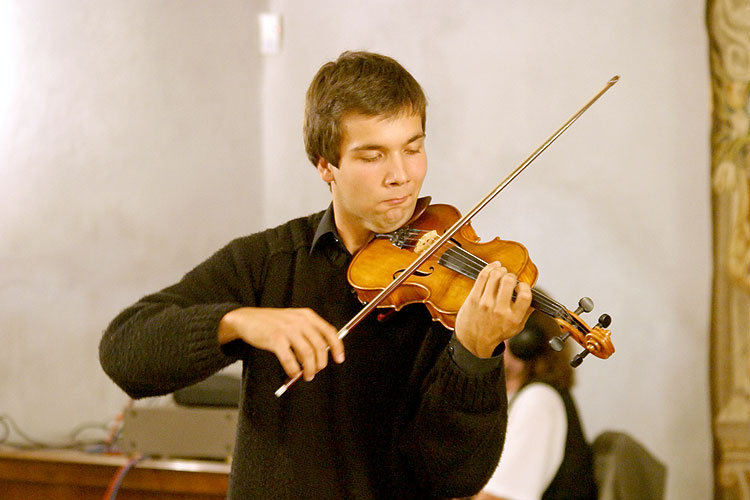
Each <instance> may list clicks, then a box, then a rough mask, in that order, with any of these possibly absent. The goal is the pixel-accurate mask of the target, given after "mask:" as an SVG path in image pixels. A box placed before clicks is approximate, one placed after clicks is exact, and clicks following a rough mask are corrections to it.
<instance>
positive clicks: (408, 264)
mask: <svg viewBox="0 0 750 500" xmlns="http://www.w3.org/2000/svg"><path fill="white" fill-rule="evenodd" d="M619 79H620V77H619V76H614V77H612V78H611V79H610V80H609V81H608V82H607V84H606V85H605V86H604V87H603V88H602V89H601V90H600V91H599V92H598V93H597V94H596V95H594V97H592V98H591V99H590V100H589V101H588V102H587V103H586V104H585V105H584V106H583V107H581V108H580V109H579V110H578V111H577V112H576V113H575V114H573V116H571V117H570V118H569V119H568V120H567V121H566V122H565V123H563V125H562V126H561V127H560V128H558V129H557V130H556V131H555V132H554V133H553V134H552V135H551V136H550V137H549V138H548V139H547V140H546V141H544V142H543V143H542V145H541V146H539V147H538V148H537V149H536V150H535V151H534V152H533V153H532V154H531V155H530V156H529V157H528V158H527V159H526V160H525V161H524V162H523V163H521V164H520V165H518V166H517V167H516V168H515V170H513V171H512V172H511V173H510V174H509V175H508V176H507V177H506V178H505V179H504V180H503V181H502V182H501V183H500V184H498V185H497V186H496V187H495V188H494V189H493V190H492V191H491V192H490V193H489V194H488V195H487V196H485V197H484V198H483V199H482V200H481V201H479V203H477V204H476V205H475V206H474V207H473V208H472V209H471V210H469V211H468V212H466V214H464V215H463V216H461V215H460V213H459V212H458V210H456V209H455V208H453V207H450V206H448V205H432V206H431V205H430V199H429V198H424V199H420V200H419V203H418V204H417V206H416V208H415V211H414V215H413V216H412V218H411V219H410V220H409V221H408V222H407V223H406V224H405V225H404V226H403V227H402V228H401V229H398V230H396V231H394V232H392V233H388V234H385V235H376V237H375V238H374V239H373V241H371V242H370V243H369V244H368V245H367V246H365V247H364V248H363V249H362V250H360V251H359V252H358V253H357V254H356V255H355V257H354V259H353V260H352V263H351V264H350V267H349V271H348V277H349V281H350V283H351V284H352V286H354V288H355V289H356V290H357V294H358V296H359V298H360V301H362V302H363V303H364V307H363V308H362V309H361V310H360V311H359V312H358V313H357V314H355V315H354V317H352V318H351V319H350V320H349V321H348V322H347V323H346V324H345V325H344V326H343V327H341V329H340V330H339V331H338V338H340V339H343V338H344V337H346V335H348V334H349V331H350V330H351V329H352V328H354V327H355V326H357V325H358V324H359V323H361V322H362V320H363V319H364V318H365V317H366V316H367V315H368V314H370V312H372V311H373V310H374V309H375V308H377V307H390V308H394V309H396V310H398V309H399V308H401V307H403V306H404V305H406V304H411V303H415V302H421V303H423V304H425V305H426V306H427V309H428V310H429V311H430V313H431V314H432V316H433V318H434V319H435V320H436V321H440V322H441V323H442V324H443V325H445V326H446V327H447V328H451V329H452V328H453V327H454V326H455V317H456V314H457V313H458V310H459V309H460V307H461V304H463V301H464V300H465V299H466V297H467V295H468V291H469V290H470V289H471V287H472V284H473V281H474V280H475V279H476V277H477V275H478V274H479V271H480V270H481V269H482V268H483V267H484V266H485V265H487V263H488V262H491V261H500V262H501V263H502V264H503V266H505V268H506V269H508V270H509V271H510V272H513V273H515V274H516V275H517V276H518V278H519V279H520V280H523V281H524V282H526V283H528V284H529V285H533V283H534V282H535V281H536V278H537V268H536V266H535V265H534V263H533V262H531V260H530V259H529V256H528V251H527V250H526V248H525V247H524V246H523V245H521V244H520V243H514V242H509V241H503V240H500V239H499V238H496V239H495V240H493V241H491V242H489V243H484V244H480V243H479V238H477V236H476V233H474V230H473V229H472V228H471V226H470V224H469V221H470V220H471V218H472V217H474V216H475V215H476V214H477V213H479V211H480V210H482V209H483V208H484V207H485V206H486V205H487V204H488V203H489V202H490V201H492V199H494V198H495V196H497V195H498V194H499V193H500V192H501V191H502V190H503V189H505V187H506V186H507V185H508V184H510V183H511V182H512V181H513V180H514V179H515V178H516V177H517V176H518V175H520V174H521V172H523V171H524V170H525V169H526V167H528V166H529V165H530V164H531V163H532V162H533V161H534V160H535V159H536V158H537V157H538V156H539V155H540V154H542V152H544V150H546V149H547V148H548V147H549V146H550V144H552V143H553V142H554V141H555V140H556V139H557V138H558V137H560V135H562V134H563V132H565V131H566V130H567V129H568V128H569V127H570V126H571V125H572V124H573V123H574V122H575V121H576V120H578V118H580V116H581V115H583V113H584V112H586V110H588V109H589V108H590V107H591V106H592V105H593V104H594V102H596V101H597V100H598V99H599V98H600V97H601V96H602V95H603V94H604V93H605V92H606V91H607V90H609V89H610V88H611V87H612V86H613V85H614V84H615V83H617V81H618V80H619ZM451 222H452V225H451ZM448 225H450V227H447V226H448ZM487 245H488V246H487ZM389 247H393V248H389ZM485 249H488V250H491V251H487V252H485ZM384 256H388V257H387V260H388V262H389V266H381V265H380V264H381V262H380V261H381V260H386V258H385V257H384ZM483 257H484V258H483ZM486 259H489V260H486ZM355 262H357V265H356V267H355V266H354V264H355ZM353 267H355V268H354V269H352V268H353ZM373 269H377V270H378V272H373V271H371V270H373ZM430 277H436V278H437V279H435V278H430ZM427 278H430V279H427ZM438 282H439V283H441V285H440V286H434V285H433V283H438ZM402 285H403V286H402ZM431 285H432V286H431ZM399 288H400V289H399ZM578 305H579V307H578V308H577V309H576V310H575V312H572V311H569V310H568V309H566V308H565V307H564V306H562V305H560V304H559V303H557V302H556V301H554V300H553V299H551V298H550V297H548V296H546V295H545V294H543V293H541V292H540V291H539V290H536V289H534V288H532V301H531V306H532V307H534V308H535V309H539V310H540V311H541V312H544V313H546V314H548V315H549V316H551V317H552V318H554V319H555V321H556V322H557V324H558V325H559V326H560V329H561V332H562V334H561V335H560V336H559V337H555V338H553V339H552V340H551V341H550V345H551V346H552V348H553V349H555V350H558V351H560V350H562V348H563V342H564V341H565V340H566V339H567V338H568V337H572V338H573V339H574V340H575V341H576V342H578V343H579V344H580V345H581V346H583V347H584V350H583V351H582V352H581V353H580V354H578V355H577V356H576V357H575V358H574V359H573V361H571V365H573V366H574V367H576V366H578V365H580V364H581V362H582V361H583V359H584V358H585V357H586V356H587V355H588V354H589V353H593V354H594V355H595V356H597V357H599V358H602V359H606V358H608V357H609V356H611V355H612V353H614V351H615V349H614V346H613V345H612V342H611V340H610V338H609V337H610V332H609V331H608V330H606V328H607V326H609V324H610V322H611V318H610V317H609V315H608V314H603V315H601V316H600V317H599V321H598V323H597V324H596V325H595V326H594V327H593V328H590V327H589V326H588V325H586V323H585V322H584V321H583V320H581V318H580V317H579V314H581V313H582V312H590V311H591V310H592V309H593V302H592V301H591V299H589V298H587V297H584V298H583V299H581V300H580V301H579V303H578ZM301 377H302V372H299V373H298V374H297V375H295V376H294V377H291V378H289V379H288V380H287V381H286V382H285V383H284V385H282V386H281V387H279V388H278V389H277V390H276V392H275V395H276V397H277V398H278V397H281V395H283V394H284V393H285V392H286V391H287V389H289V387H291V386H292V384H294V383H295V382H296V381H297V380H299V379H300V378H301Z"/></svg>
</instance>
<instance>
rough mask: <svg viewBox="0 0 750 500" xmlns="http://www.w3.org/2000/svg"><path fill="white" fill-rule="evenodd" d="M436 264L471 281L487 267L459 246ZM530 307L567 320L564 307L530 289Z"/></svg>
mask: <svg viewBox="0 0 750 500" xmlns="http://www.w3.org/2000/svg"><path fill="white" fill-rule="evenodd" d="M438 264H440V265H441V266H445V267H447V268H449V269H451V270H453V271H455V272H457V273H459V274H462V275H463V276H466V277H467V278H471V279H473V280H476V279H477V277H478V276H479V272H480V271H481V270H482V269H484V267H485V266H486V265H487V263H486V262H485V261H483V260H482V259H480V258H479V257H477V256H476V255H474V254H472V253H471V252H468V251H466V250H464V249H463V248H461V247H460V246H454V247H451V248H448V249H447V250H446V251H445V252H443V254H442V255H441V256H440V258H439V259H438ZM513 298H514V299H515V298H516V292H513ZM531 307H533V308H534V309H538V310H539V311H541V312H543V313H544V314H546V315H548V316H552V317H553V318H562V319H567V318H568V317H569V314H567V309H565V306H563V305H562V304H560V303H559V302H557V301H556V300H554V299H553V298H551V297H549V296H548V295H546V294H545V293H544V292H541V291H539V290H537V289H536V288H532V289H531Z"/></svg>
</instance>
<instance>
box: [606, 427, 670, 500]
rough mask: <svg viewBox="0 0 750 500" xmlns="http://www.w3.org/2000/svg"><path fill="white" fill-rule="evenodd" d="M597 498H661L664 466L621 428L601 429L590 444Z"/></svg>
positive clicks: (626, 499)
mask: <svg viewBox="0 0 750 500" xmlns="http://www.w3.org/2000/svg"><path fill="white" fill-rule="evenodd" d="M592 450H593V453H594V478H595V481H596V484H597V487H598V488H599V500H661V499H662V498H664V485H665V482H666V477H667V468H666V466H665V465H664V463H662V462H661V461H660V460H658V459H657V458H656V457H654V456H653V455H652V454H651V453H650V452H649V451H648V450H647V449H646V448H645V447H644V446H643V445H642V444H641V443H639V442H638V441H636V440H635V439H634V438H632V437H631V436H630V435H628V434H626V433H624V432H617V431H604V432H602V433H601V434H599V436H597V438H596V439H595V440H594V443H593V444H592Z"/></svg>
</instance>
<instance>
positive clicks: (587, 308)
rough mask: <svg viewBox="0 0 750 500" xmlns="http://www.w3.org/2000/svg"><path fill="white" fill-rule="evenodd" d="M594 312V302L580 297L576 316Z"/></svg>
mask: <svg viewBox="0 0 750 500" xmlns="http://www.w3.org/2000/svg"><path fill="white" fill-rule="evenodd" d="M593 310H594V301H593V300H591V299H590V298H589V297H581V300H579V301H578V308H577V309H576V310H575V313H576V315H578V314H581V313H583V312H587V313H590V312H591V311H593Z"/></svg>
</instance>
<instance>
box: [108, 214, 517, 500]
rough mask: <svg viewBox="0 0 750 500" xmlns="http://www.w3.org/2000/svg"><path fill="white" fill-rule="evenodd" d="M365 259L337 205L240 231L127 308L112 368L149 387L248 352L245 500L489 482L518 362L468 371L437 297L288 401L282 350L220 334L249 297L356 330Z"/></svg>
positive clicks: (367, 327)
mask: <svg viewBox="0 0 750 500" xmlns="http://www.w3.org/2000/svg"><path fill="white" fill-rule="evenodd" d="M321 219H322V220H323V221H322V222H321ZM316 230H317V233H316ZM349 261H350V256H349V254H348V253H347V252H346V251H345V249H344V248H343V246H342V245H341V244H340V243H339V242H338V238H337V237H336V233H335V229H333V224H332V212H331V209H330V208H329V210H328V211H327V212H325V217H324V213H323V212H320V213H318V214H314V215H311V216H308V217H304V218H300V219H296V220H293V221H290V222H288V223H286V224H284V225H282V226H279V227H277V228H274V229H269V230H267V231H264V232H261V233H257V234H254V235H251V236H247V237H244V238H240V239H237V240H235V241H233V242H231V243H230V244H229V245H227V246H226V247H224V248H223V249H221V250H220V251H218V252H217V253H216V254H214V255H213V256H212V257H210V258H209V259H208V260H206V261H205V262H203V263H202V264H200V265H199V266H198V267H196V268H195V269H193V270H192V271H191V272H189V273H188V274H187V275H185V276H184V277H183V279H182V280H181V281H180V282H179V283H177V284H175V285H173V286H171V287H168V288H166V289H164V290H162V291H160V292H158V293H155V294H152V295H149V296H146V297H144V298H143V299H141V300H140V301H138V302H137V303H136V304H134V305H133V306H131V307H129V308H128V309H126V310H125V311H123V312H122V313H121V314H120V315H118V317H117V318H115V319H114V320H113V322H112V323H111V324H110V326H109V327H108V328H107V330H106V332H105V333H104V336H103V338H102V340H101V344H100V359H101V363H102V366H103V368H104V370H105V371H106V373H107V374H108V375H109V376H110V377H111V378H112V379H113V380H114V381H115V382H116V383H117V384H118V385H119V386H120V387H121V388H122V389H123V390H124V391H125V392H127V393H128V394H129V395H131V396H133V397H135V398H139V397H147V396H155V395H161V394H168V393H170V392H173V391H175V390H177V389H179V388H182V387H185V386H187V385H190V384H193V383H196V382H198V381H200V380H202V379H204V378H206V377H208V376H209V375H211V374H213V373H215V372H216V371H217V370H219V369H221V368H223V367H225V366H227V365H229V364H230V363H232V362H234V361H236V360H238V359H241V360H242V362H243V384H242V387H243V390H242V398H241V402H240V422H239V427H238V432H237V441H236V446H235V451H234V458H233V462H232V473H231V480H230V491H229V498H231V499H242V500H247V499H256V498H257V499H260V498H273V499H321V500H323V499H358V500H364V499H390V498H393V499H427V498H450V497H462V496H469V495H472V494H474V493H476V492H477V491H479V490H480V489H481V488H482V486H483V485H484V483H485V482H486V481H487V480H488V479H489V477H490V475H491V474H492V472H493V470H494V469H495V466H496V465H497V462H498V459H499V455H500V451H501V450H502V445H503V440H504V435H505V425H506V418H507V401H506V395H505V382H504V377H503V367H502V363H499V362H494V363H492V364H485V365H481V364H480V365H479V366H480V368H481V369H476V368H477V367H476V366H473V367H470V368H469V369H467V366H470V365H467V364H466V363H465V360H466V359H467V356H468V357H471V355H470V354H468V351H465V350H463V348H462V347H461V345H460V344H459V343H458V342H457V341H456V339H455V337H453V338H452V336H451V333H450V331H448V330H446V329H444V328H442V327H441V326H440V325H439V324H438V323H435V322H433V321H432V319H431V318H430V316H429V314H428V313H427V310H426V308H425V307H424V306H422V305H419V304H417V305H411V306H407V307H405V308H403V309H402V310H401V311H399V312H397V313H394V314H391V315H389V316H388V317H387V319H385V320H383V319H382V318H381V319H380V320H379V319H378V317H377V316H378V315H377V314H375V313H373V314H371V315H370V316H369V317H368V318H366V319H365V320H364V321H363V322H362V323H361V324H360V325H358V326H357V327H356V328H354V329H353V330H352V331H351V333H350V334H349V335H348V336H347V338H346V341H345V349H346V361H345V362H344V363H343V364H341V365H335V364H333V363H330V364H329V366H328V367H327V368H326V369H325V370H323V371H321V372H320V373H318V374H317V375H316V377H315V379H314V380H313V381H312V382H309V383H306V382H303V381H300V382H298V383H297V384H295V385H294V386H292V387H291V388H290V389H289V391H288V392H287V393H286V394H284V395H283V396H282V397H281V398H278V399H277V398H276V397H275V396H274V391H275V390H276V389H277V388H278V387H279V386H280V385H281V384H282V383H283V382H284V381H285V380H286V375H285V373H284V371H283V370H282V368H281V366H280V364H279V362H278V360H277V359H276V357H275V356H274V355H273V354H272V353H270V352H267V351H262V350H259V349H255V348H253V347H251V346H249V345H247V344H244V343H242V342H240V341H235V342H232V343H230V344H227V345H224V346H220V345H219V343H218V340H217V330H218V325H219V321H220V319H221V318H222V316H223V315H224V314H226V313H227V312H228V311H230V310H232V309H235V308H238V307H243V306H257V307H309V308H312V309H313V310H315V311H316V312H317V313H318V314H320V315H321V316H322V317H323V318H325V319H326V320H328V321H329V322H330V323H331V324H333V325H334V326H335V327H337V328H340V327H341V326H343V325H344V324H345V323H346V322H347V321H348V320H349V319H350V318H351V317H352V316H353V315H354V314H355V313H356V312H357V311H359V310H360V308H361V305H360V304H359V302H358V300H357V298H356V296H355V295H354V294H353V291H352V289H351V287H350V285H349V284H348V282H347V280H346V269H347V266H348V263H349ZM470 361H471V360H470ZM488 366H489V368H487V367H488Z"/></svg>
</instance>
